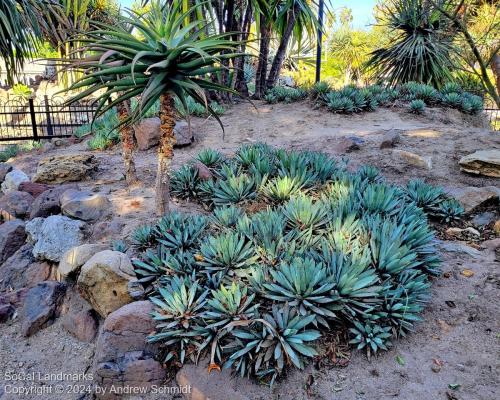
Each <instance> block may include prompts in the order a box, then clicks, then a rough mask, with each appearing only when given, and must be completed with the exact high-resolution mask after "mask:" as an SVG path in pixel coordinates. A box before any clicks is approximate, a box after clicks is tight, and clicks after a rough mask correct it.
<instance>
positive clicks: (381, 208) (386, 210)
mask: <svg viewBox="0 0 500 400" xmlns="http://www.w3.org/2000/svg"><path fill="white" fill-rule="evenodd" d="M359 201H360V204H361V207H363V209H364V210H365V211H366V212H368V213H372V214H374V213H376V214H384V215H393V214H395V213H396V212H397V208H398V207H399V203H400V199H399V198H398V197H397V191H396V190H395V189H394V188H391V187H389V186H386V185H380V184H371V185H368V187H367V188H366V189H365V190H364V191H363V193H359Z"/></svg>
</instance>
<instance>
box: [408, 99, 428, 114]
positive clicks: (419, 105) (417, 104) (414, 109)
mask: <svg viewBox="0 0 500 400" xmlns="http://www.w3.org/2000/svg"><path fill="white" fill-rule="evenodd" d="M408 108H409V110H410V112H411V113H413V114H423V112H424V111H425V102H424V101H423V100H419V99H416V100H412V101H411V102H410V104H409V106H408Z"/></svg>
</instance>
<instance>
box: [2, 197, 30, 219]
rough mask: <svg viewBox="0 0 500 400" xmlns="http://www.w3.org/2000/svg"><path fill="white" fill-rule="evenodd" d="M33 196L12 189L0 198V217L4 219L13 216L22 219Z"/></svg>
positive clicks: (28, 208) (27, 211) (12, 217)
mask: <svg viewBox="0 0 500 400" xmlns="http://www.w3.org/2000/svg"><path fill="white" fill-rule="evenodd" d="M33 200H34V198H33V196H32V195H31V194H29V193H26V192H20V191H18V190H13V191H10V192H8V193H7V194H6V195H5V196H3V197H1V198H0V217H1V218H3V220H4V221H9V220H11V219H15V218H21V219H23V218H24V217H26V215H27V214H28V213H29V210H30V208H31V205H32V204H33Z"/></svg>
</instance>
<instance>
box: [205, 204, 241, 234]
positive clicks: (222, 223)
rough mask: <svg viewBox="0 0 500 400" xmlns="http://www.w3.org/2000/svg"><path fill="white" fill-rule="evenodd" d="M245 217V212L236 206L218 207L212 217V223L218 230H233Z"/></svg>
mask: <svg viewBox="0 0 500 400" xmlns="http://www.w3.org/2000/svg"><path fill="white" fill-rule="evenodd" d="M244 215H245V213H244V211H243V210H242V209H241V208H239V207H236V206H228V207H217V208H215V209H214V211H213V215H211V216H210V221H211V222H212V224H214V225H215V226H216V227H217V228H218V229H232V228H235V227H236V225H237V224H238V221H240V220H241V218H243V217H244Z"/></svg>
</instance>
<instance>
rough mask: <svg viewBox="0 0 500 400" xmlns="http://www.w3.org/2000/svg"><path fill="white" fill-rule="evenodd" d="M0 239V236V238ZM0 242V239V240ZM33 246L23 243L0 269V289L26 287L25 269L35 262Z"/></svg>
mask: <svg viewBox="0 0 500 400" xmlns="http://www.w3.org/2000/svg"><path fill="white" fill-rule="evenodd" d="M0 238H1V236H0ZM0 240H1V239H0ZM32 250H33V246H32V245H31V244H29V243H25V244H24V245H23V246H21V247H20V248H19V250H17V251H16V252H15V253H14V254H13V255H12V256H10V257H9V258H8V259H7V260H6V261H5V262H4V263H3V264H1V263H0V264H1V267H0V271H1V272H0V274H1V278H0V289H1V290H10V289H11V288H14V289H20V288H22V287H24V286H26V275H25V271H26V269H27V268H28V267H29V266H30V264H32V263H33V262H35V259H34V258H33V254H32Z"/></svg>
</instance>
